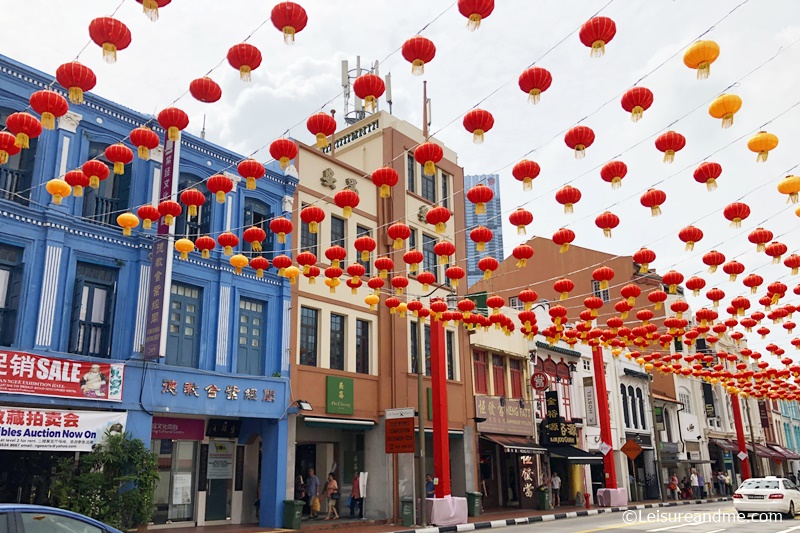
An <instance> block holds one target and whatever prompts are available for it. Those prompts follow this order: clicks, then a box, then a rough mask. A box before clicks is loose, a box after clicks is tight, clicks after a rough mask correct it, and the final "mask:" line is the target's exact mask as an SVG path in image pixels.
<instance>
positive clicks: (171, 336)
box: [166, 283, 203, 368]
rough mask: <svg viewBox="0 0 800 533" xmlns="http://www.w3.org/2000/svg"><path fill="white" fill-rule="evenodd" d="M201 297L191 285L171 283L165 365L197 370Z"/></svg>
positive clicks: (197, 290)
mask: <svg viewBox="0 0 800 533" xmlns="http://www.w3.org/2000/svg"><path fill="white" fill-rule="evenodd" d="M202 294H203V291H202V289H200V288H199V287H195V286H194V285H185V284H183V283H173V284H172V288H171V289H170V298H169V329H168V333H167V355H166V363H167V364H168V365H176V366H188V367H192V368H198V367H199V362H200V361H199V360H200V318H201V317H200V310H201V309H202V307H203V304H202Z"/></svg>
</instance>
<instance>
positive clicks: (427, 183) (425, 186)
mask: <svg viewBox="0 0 800 533" xmlns="http://www.w3.org/2000/svg"><path fill="white" fill-rule="evenodd" d="M420 180H421V184H422V187H421V189H422V190H421V191H420V192H421V193H422V197H423V198H425V199H426V200H428V201H429V202H431V203H432V204H435V203H436V176H435V175H434V176H426V175H425V172H422V177H421V178H420Z"/></svg>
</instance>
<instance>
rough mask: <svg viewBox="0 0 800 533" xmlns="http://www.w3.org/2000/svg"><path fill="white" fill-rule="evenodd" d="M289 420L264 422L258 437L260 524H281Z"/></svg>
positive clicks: (277, 526) (265, 525) (270, 525)
mask: <svg viewBox="0 0 800 533" xmlns="http://www.w3.org/2000/svg"><path fill="white" fill-rule="evenodd" d="M288 432H289V423H288V420H286V419H285V418H284V419H281V420H278V421H277V422H273V421H271V420H270V421H264V422H263V426H262V433H261V439H262V441H263V444H262V448H261V449H262V452H261V453H262V455H261V513H260V520H259V525H260V526H261V527H275V528H279V527H283V500H284V498H285V496H286V442H287V436H288Z"/></svg>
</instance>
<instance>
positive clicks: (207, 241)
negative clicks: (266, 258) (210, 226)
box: [194, 235, 255, 268]
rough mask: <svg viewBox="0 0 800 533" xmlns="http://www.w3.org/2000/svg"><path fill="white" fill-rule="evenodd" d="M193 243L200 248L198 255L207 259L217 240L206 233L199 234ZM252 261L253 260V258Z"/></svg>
mask: <svg viewBox="0 0 800 533" xmlns="http://www.w3.org/2000/svg"><path fill="white" fill-rule="evenodd" d="M194 245H195V247H196V248H197V249H198V250H200V256H201V257H202V258H203V259H208V258H209V257H211V250H213V249H214V248H216V246H217V241H215V240H214V239H212V238H211V237H209V236H208V235H201V236H200V237H198V238H197V240H195V241H194ZM253 261H255V258H253ZM253 261H251V262H250V265H251V266H252V264H253ZM253 268H255V267H253Z"/></svg>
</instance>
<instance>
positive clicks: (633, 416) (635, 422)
mask: <svg viewBox="0 0 800 533" xmlns="http://www.w3.org/2000/svg"><path fill="white" fill-rule="evenodd" d="M628 399H629V400H630V402H631V419H632V422H633V428H634V429H639V418H638V417H637V416H636V394H635V393H634V392H633V387H632V386H631V385H628Z"/></svg>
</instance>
